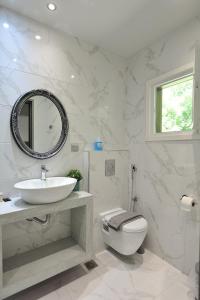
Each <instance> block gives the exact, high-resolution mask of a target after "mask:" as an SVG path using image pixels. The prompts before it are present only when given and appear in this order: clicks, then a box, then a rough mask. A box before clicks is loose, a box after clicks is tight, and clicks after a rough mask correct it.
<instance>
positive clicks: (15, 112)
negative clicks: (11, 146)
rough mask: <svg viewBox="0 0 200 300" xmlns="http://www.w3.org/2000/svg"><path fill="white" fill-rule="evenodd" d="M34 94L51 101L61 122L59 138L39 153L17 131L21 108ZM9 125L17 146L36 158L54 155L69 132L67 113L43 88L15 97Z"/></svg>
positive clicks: (56, 99)
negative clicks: (46, 149)
mask: <svg viewBox="0 0 200 300" xmlns="http://www.w3.org/2000/svg"><path fill="white" fill-rule="evenodd" d="M34 96H43V97H46V98H48V99H49V100H50V101H52V102H53V104H55V106H56V107H57V109H58V111H59V113H60V117H61V122H62V130H61V135H60V138H59V140H58V142H57V144H56V145H55V146H54V147H53V148H52V149H51V150H49V151H47V152H44V153H40V152H37V151H34V150H32V149H30V148H29V147H28V146H27V145H26V144H25V143H24V141H23V140H22V138H21V135H20V131H19V120H18V119H19V115H20V112H21V110H22V107H23V105H24V103H25V102H26V101H27V100H29V99H30V98H32V97H34ZM10 127H11V132H12V135H13V137H14V140H15V141H16V143H17V145H18V146H19V148H20V149H21V150H22V151H23V152H24V153H26V154H27V155H28V156H30V157H33V158H37V159H47V158H50V157H52V156H54V155H56V154H57V153H58V152H59V151H60V150H61V149H62V147H63V146H64V144H65V142H66V140H67V136H68V132H69V122H68V118H67V114H66V112H65V109H64V107H63V105H62V104H61V102H60V101H59V100H58V98H57V97H56V96H54V95H53V94H52V93H51V92H49V91H47V90H43V89H37V90H32V91H29V92H27V93H25V94H24V95H22V96H20V97H19V98H18V99H17V101H16V102H15V104H14V106H13V108H12V112H11V118H10Z"/></svg>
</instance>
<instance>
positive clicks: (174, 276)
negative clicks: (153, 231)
mask: <svg viewBox="0 0 200 300" xmlns="http://www.w3.org/2000/svg"><path fill="white" fill-rule="evenodd" d="M96 262H97V263H98V267H97V268H95V269H93V270H92V271H90V272H89V273H88V274H85V272H84V270H83V269H82V268H81V267H76V268H73V269H71V270H68V271H66V272H64V273H63V274H61V275H58V276H56V277H54V278H51V279H49V280H47V281H45V282H43V283H41V284H39V285H37V286H35V287H32V288H30V289H28V290H26V291H24V292H22V293H20V294H18V295H14V296H13V297H10V298H9V300H11V299H12V300H27V299H28V300H36V299H40V300H65V299H66V300H78V299H81V300H99V299H103V300H191V299H194V297H193V296H192V292H191V291H190V289H189V284H188V278H187V277H186V276H185V275H183V274H182V273H181V272H179V271H178V270H177V269H175V268H173V267H172V266H171V265H169V264H168V263H166V262H165V261H163V260H161V259H160V258H159V257H157V256H156V255H154V254H152V253H151V252H149V251H146V252H145V255H143V256H142V255H139V254H136V255H134V257H133V258H129V259H125V258H122V257H121V256H119V255H116V253H115V254H114V253H112V252H110V251H107V250H105V251H103V252H101V253H99V254H98V255H97V257H96Z"/></svg>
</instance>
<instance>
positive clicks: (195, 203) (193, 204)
mask: <svg viewBox="0 0 200 300" xmlns="http://www.w3.org/2000/svg"><path fill="white" fill-rule="evenodd" d="M183 197H189V196H188V195H182V196H181V199H180V201H181V200H182V199H183ZM195 205H197V202H196V201H195V200H194V201H193V202H192V207H194V206H195Z"/></svg>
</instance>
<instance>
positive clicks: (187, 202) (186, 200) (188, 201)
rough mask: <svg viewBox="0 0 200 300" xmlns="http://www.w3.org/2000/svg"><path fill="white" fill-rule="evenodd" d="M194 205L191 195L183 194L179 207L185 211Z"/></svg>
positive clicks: (188, 210)
mask: <svg viewBox="0 0 200 300" xmlns="http://www.w3.org/2000/svg"><path fill="white" fill-rule="evenodd" d="M194 205H195V201H194V198H193V197H189V196H183V197H182V199H181V209H182V210H184V211H187V212H190V211H191V208H192V207H193V206H194Z"/></svg>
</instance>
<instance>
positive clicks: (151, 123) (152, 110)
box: [145, 48, 200, 141]
mask: <svg viewBox="0 0 200 300" xmlns="http://www.w3.org/2000/svg"><path fill="white" fill-rule="evenodd" d="M197 51H198V53H199V48H198V49H196V51H195V64H194V63H190V64H187V65H185V66H182V67H180V68H177V69H174V70H172V71H170V72H167V73H165V74H163V75H161V76H159V77H157V78H154V79H152V80H149V81H148V82H147V84H146V139H145V140H146V141H166V140H192V139H200V134H199V132H200V131H199V120H198V116H199V119H200V109H199V103H198V102H199V101H198V80H199V79H198V78H196V77H197V76H196V75H195V74H198V69H199V70H200V68H199V66H198V64H197V61H199V60H198V57H200V56H199V55H197V54H198V53H197ZM187 75H193V78H194V85H193V114H192V115H193V129H192V130H191V131H172V132H156V125H155V124H156V123H155V122H156V97H155V96H156V89H157V88H158V87H159V86H161V85H163V84H165V83H167V82H170V81H173V80H176V79H178V78H181V77H184V76H187ZM198 112H199V113H198Z"/></svg>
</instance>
